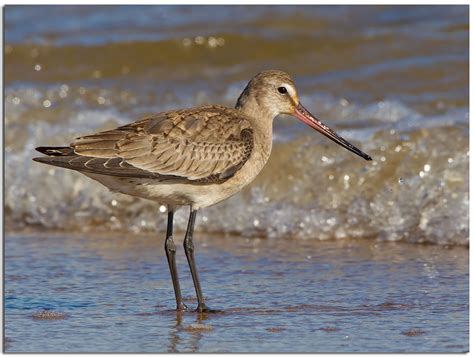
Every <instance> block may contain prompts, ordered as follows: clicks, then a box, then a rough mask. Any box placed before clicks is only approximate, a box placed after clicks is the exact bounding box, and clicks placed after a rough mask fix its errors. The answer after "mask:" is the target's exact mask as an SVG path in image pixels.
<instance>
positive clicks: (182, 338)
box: [5, 232, 469, 352]
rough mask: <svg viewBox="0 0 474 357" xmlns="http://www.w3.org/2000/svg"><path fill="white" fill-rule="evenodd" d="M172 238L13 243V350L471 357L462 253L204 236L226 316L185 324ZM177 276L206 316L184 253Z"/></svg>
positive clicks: (201, 262) (205, 276)
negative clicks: (168, 253) (171, 268)
mask: <svg viewBox="0 0 474 357" xmlns="http://www.w3.org/2000/svg"><path fill="white" fill-rule="evenodd" d="M162 233H163V232H160V234H159V236H160V238H157V237H156V236H152V235H85V234H76V235H70V234H68V235H66V234H64V233H56V234H54V233H41V234H39V233H34V234H22V235H19V234H17V235H7V237H6V247H5V248H6V249H5V254H6V255H5V258H6V260H5V262H6V263H5V309H6V315H5V333H6V351H7V352H46V351H48V352H53V351H54V352H145V351H146V352H284V351H289V352H377V351H378V352H406V351H411V352H433V351H434V352H466V351H468V349H469V346H468V337H469V323H468V308H469V306H468V304H469V295H468V280H469V279H468V273H467V271H468V269H467V266H468V249H466V248H464V247H442V246H437V245H414V244H407V243H387V242H381V243H375V242H374V241H371V240H340V241H328V242H321V241H318V240H306V241H302V240H289V239H281V240H273V239H242V238H240V237H227V238H226V237H205V236H198V237H196V243H197V244H196V254H197V262H198V266H199V267H200V272H201V279H202V284H203V289H204V294H205V296H206V297H207V303H208V305H209V306H210V307H211V308H214V309H221V310H222V312H221V313H217V314H196V313H193V312H187V313H184V314H177V313H176V312H174V311H173V310H172V309H173V308H174V295H173V290H172V285H171V281H170V278H169V272H168V267H167V264H166V257H165V255H164V252H163V238H162V237H161V236H162V235H163V234H162ZM178 240H179V239H178ZM178 269H179V272H180V277H181V284H182V289H183V294H184V296H185V297H186V304H187V305H188V306H189V307H194V306H195V304H196V303H195V301H194V299H193V296H194V295H193V294H194V290H193V287H192V281H191V278H190V274H189V270H188V268H187V265H186V260H185V257H184V252H183V250H182V249H181V247H180V246H179V247H178ZM45 310H46V311H47V312H45Z"/></svg>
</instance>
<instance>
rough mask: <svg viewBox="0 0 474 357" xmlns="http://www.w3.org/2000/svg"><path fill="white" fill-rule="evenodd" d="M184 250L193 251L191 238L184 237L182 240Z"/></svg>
mask: <svg viewBox="0 0 474 357" xmlns="http://www.w3.org/2000/svg"><path fill="white" fill-rule="evenodd" d="M183 246H184V250H185V251H188V252H193V251H194V243H193V241H192V239H188V238H186V239H185V240H184V242H183Z"/></svg>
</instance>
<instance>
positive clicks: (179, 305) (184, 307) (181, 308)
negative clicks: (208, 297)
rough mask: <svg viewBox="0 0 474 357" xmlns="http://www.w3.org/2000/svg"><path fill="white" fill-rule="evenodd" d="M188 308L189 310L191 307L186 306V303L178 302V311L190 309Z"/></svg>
mask: <svg viewBox="0 0 474 357" xmlns="http://www.w3.org/2000/svg"><path fill="white" fill-rule="evenodd" d="M188 310H189V308H188V307H187V306H186V304H183V303H180V304H178V306H176V311H179V312H184V311H188Z"/></svg>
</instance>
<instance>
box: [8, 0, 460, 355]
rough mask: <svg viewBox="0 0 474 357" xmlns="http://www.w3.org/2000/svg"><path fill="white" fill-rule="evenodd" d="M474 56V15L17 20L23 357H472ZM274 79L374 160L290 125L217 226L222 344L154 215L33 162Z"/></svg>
mask: <svg viewBox="0 0 474 357" xmlns="http://www.w3.org/2000/svg"><path fill="white" fill-rule="evenodd" d="M468 44H469V17H468V7H467V6H68V7H60V6H7V7H5V49H4V50H5V53H4V61H5V97H4V105H5V114H4V116H5V117H4V123H5V192H4V212H5V224H6V230H7V235H6V238H5V240H6V251H5V258H6V265H5V269H6V280H5V284H6V290H5V304H6V349H7V351H68V352H74V351H137V352H139V351H160V352H164V351H169V350H172V349H173V348H174V349H175V350H176V351H178V350H179V351H191V350H193V351H200V352H206V351H218V350H219V351H264V350H269V351H291V350H292V349H291V348H290V347H291V346H292V343H293V342H294V341H295V338H296V340H297V341H299V346H300V348H299V349H293V350H298V351H300V350H301V351H354V352H355V351H392V352H393V351H451V352H459V351H466V350H467V349H468V317H467V316H468V275H467V272H468V249H469V196H468V191H469V184H468V172H469V139H468V134H469V115H468V114H469V100H468V93H469V81H468V74H469V67H468V64H469V51H468ZM265 69H281V70H284V71H286V72H288V73H289V74H290V75H291V76H292V77H293V78H294V80H295V82H296V86H297V88H298V93H299V97H300V99H301V102H302V103H303V104H304V106H305V107H307V108H308V109H309V110H310V111H311V112H312V113H313V114H315V115H316V116H317V117H318V118H319V119H321V120H322V121H323V122H325V123H326V124H328V125H329V126H330V127H332V128H334V129H335V130H336V131H337V132H338V133H339V134H341V135H342V136H343V137H345V138H347V139H348V140H349V141H351V142H353V143H354V144H355V145H356V146H358V147H360V148H361V149H362V150H363V151H365V152H367V153H368V154H370V155H371V156H372V158H373V161H371V162H366V161H364V160H362V159H360V158H358V157H356V156H354V155H353V154H352V153H350V152H348V151H346V150H345V149H343V148H341V147H340V146H338V145H336V144H334V143H333V142H331V141H329V140H328V139H326V138H324V137H322V136H321V135H319V134H318V133H316V132H314V131H312V130H311V129H309V128H307V127H306V126H305V125H304V124H302V123H301V122H299V121H298V120H295V118H292V117H289V116H281V117H278V118H276V119H275V121H274V147H273V152H272V156H271V157H270V160H269V162H268V164H267V165H266V167H265V168H264V170H263V171H262V173H261V174H260V175H259V176H258V177H257V179H256V180H255V181H254V182H253V183H252V184H251V185H249V186H248V187H247V188H245V189H244V190H243V191H242V192H241V193H239V194H237V195H235V196H234V197H232V198H230V199H229V200H227V201H224V202H222V203H220V204H218V205H216V206H214V207H209V208H207V209H205V210H203V211H202V212H200V213H199V215H198V219H197V224H196V237H197V238H196V239H197V240H198V241H199V242H201V243H200V244H202V245H203V246H200V247H199V250H198V251H197V253H196V254H197V255H198V262H199V263H200V266H201V267H202V269H204V270H203V275H204V277H205V278H207V279H206V281H207V283H206V282H205V281H204V282H203V285H204V290H205V294H206V296H208V298H210V302H212V303H213V305H218V306H216V307H220V308H222V309H223V311H224V313H223V314H222V315H216V316H212V317H208V318H210V319H211V320H209V321H208V322H210V324H211V327H212V330H209V329H208V328H207V327H203V326H200V324H205V323H206V322H205V321H200V320H199V319H201V318H203V317H202V316H198V315H195V314H191V313H189V314H185V315H184V316H177V315H176V314H174V313H172V312H170V309H172V307H173V302H172V297H173V295H172V292H171V290H170V289H171V285H170V282H169V277H168V275H167V274H168V272H167V267H166V263H165V261H164V260H163V254H162V248H161V246H162V244H161V243H162V241H161V239H162V235H163V234H164V225H165V221H166V214H163V213H161V212H160V210H159V206H158V205H157V204H156V203H154V202H151V201H146V200H141V199H138V198H134V197H128V196H124V195H120V194H116V193H111V192H108V191H107V189H106V188H104V187H103V186H101V185H100V184H99V183H97V182H94V181H92V180H90V179H88V178H87V177H85V176H83V175H81V174H79V173H77V172H72V171H68V170H63V169H59V168H53V167H50V166H45V165H41V164H38V163H35V162H33V161H32V160H31V159H32V158H33V157H35V156H37V155H38V153H36V152H35V151H34V148H35V147H36V146H40V145H51V146H55V145H67V144H68V143H70V142H72V140H73V139H74V138H75V137H77V136H80V135H84V134H89V133H92V132H94V131H97V130H105V129H111V128H114V127H116V126H118V125H122V124H126V123H128V122H131V121H133V120H136V119H139V118H141V117H143V116H145V115H148V114H151V113H156V112H161V111H165V110H171V109H177V108H183V107H192V106H197V105H203V104H212V103H216V104H224V105H228V106H234V105H235V102H236V99H237V97H238V96H239V94H240V92H241V91H242V90H243V88H244V87H245V85H246V83H247V82H248V80H249V79H250V78H251V77H252V76H253V75H255V74H256V73H258V72H259V71H261V70H265ZM187 215H188V211H187V209H186V210H184V209H183V210H181V211H179V212H178V213H177V215H176V219H175V221H176V229H177V231H178V232H182V231H183V230H184V229H185V227H186V223H187ZM58 231H60V232H62V233H61V234H60V235H59V236H58V234H57V233H54V234H53V233H51V232H58ZM103 234H106V235H105V237H106V238H103V237H104V236H103ZM157 236H158V237H159V238H158V237H157ZM99 237H102V238H99ZM132 237H136V239H137V240H133V239H132ZM143 237H153V238H150V240H144V239H145V238H143ZM210 237H213V238H210ZM98 242H101V243H98ZM206 242H207V243H206ZM219 242H226V243H225V244H226V247H225V248H223V247H221V246H219V245H220V244H224V243H219ZM258 242H260V243H258ZM421 243H426V244H421ZM97 244H104V245H105V246H106V247H107V249H105V248H104V249H102V248H100V247H99V246H97ZM136 244H138V247H135V245H136ZM255 244H257V245H258V244H261V247H260V248H259V249H257V248H255V246H254V245H255ZM155 245H156V249H155ZM216 245H217V248H215V246H216ZM241 245H243V246H244V247H245V249H244V252H241V251H240V250H239V249H240V248H239V247H241ZM210 246H212V247H210ZM152 247H153V250H152V251H149V250H150V249H151V248H152ZM232 247H234V248H232ZM347 247H352V248H350V249H349V248H347ZM374 247H377V248H374ZM242 249H243V248H242ZM272 249H276V251H277V253H275V254H277V255H276V256H275V257H269V256H268V254H271V252H272ZM347 249H349V250H347ZM374 249H375V250H376V251H377V252H378V253H377V254H376V255H374V254H372V253H373V252H374ZM106 250H111V252H112V253H106ZM319 250H321V252H319ZM129 251H130V252H134V253H133V254H135V255H133V257H130V256H129V254H132V253H130V252H129ZM308 252H309V253H308ZM368 252H372V253H370V254H369V253H368ZM182 253H183V252H182V251H181V252H178V254H182ZM352 253H354V254H355V256H352V255H351V254H352ZM445 253H446V254H445ZM155 254H156V256H155ZM201 254H202V255H201ZM295 255H296V256H297V258H295ZM325 255H327V259H326V257H325ZM308 256H310V257H312V258H307V257H308ZM53 257H56V258H54V259H53ZM249 257H252V258H249ZM400 257H402V258H400ZM142 258H143V261H142V260H141V259H142ZM130 259H131V260H130ZM180 259H183V257H181V258H180ZM249 259H250V260H249ZM229 260H232V264H231V265H230V266H227V262H228V261H229ZM324 261H325V262H326V263H324ZM183 262H184V261H183V260H182V261H181V264H183ZM302 262H305V264H310V265H304V264H303V265H300V264H301V263H302ZM206 263H207V264H206ZM209 263H210V264H209ZM116 264H118V265H117V266H118V267H117V266H116ZM155 264H156V265H155ZM423 264H427V265H426V266H425V265H423ZM405 265H406V266H405ZM206 266H207V268H206ZM242 266H243V267H242ZM114 267H115V268H114ZM120 267H121V268H120ZM245 267H247V268H248V269H250V270H252V271H253V273H252V274H251V275H247V273H246V272H245V271H246V269H247V268H245ZM101 269H104V270H101ZM114 269H117V270H114ZM183 269H184V268H183ZM206 269H207V270H206ZM267 269H268V270H267ZM321 269H322V271H323V272H325V273H323V275H320V273H321ZM334 269H335V270H334ZM341 269H342V272H341ZM293 270H294V273H292V272H293ZM333 270H334V271H333ZM352 271H353V272H354V274H356V275H357V278H358V279H359V280H358V279H355V280H353V279H351V278H350V277H351V275H350V274H352V273H350V272H352ZM101 272H102V273H101ZM157 272H159V274H157ZM346 273H347V274H349V275H348V276H346V275H345V274H346ZM375 273H376V274H375ZM101 274H105V275H101ZM107 274H112V275H113V276H112V277H111V280H110V283H111V284H112V286H109V288H110V289H109V290H108V289H107V286H108V285H107V282H108V281H109V280H108V278H107ZM325 274H326V275H325ZM374 274H375V275H376V276H374ZM390 274H392V275H390ZM130 275H132V276H130ZM386 275H390V276H391V278H390V282H391V284H392V285H391V286H390V288H387V286H386V285H385V283H386V281H385V280H384V276H386ZM185 276H186V274H185ZM187 278H189V277H187ZM280 278H281V280H282V282H281V284H282V286H281V287H277V286H275V285H272V284H271V282H272V281H277V280H278V279H280ZM75 279H77V281H76V280H75ZM312 279H314V280H312ZM37 281H41V282H42V284H41V286H38V284H37ZM447 281H450V282H452V284H451V283H450V284H447V283H446V282H447ZM296 282H299V283H296ZM185 284H188V285H185V286H187V287H188V288H190V286H191V285H189V284H190V282H189V280H188V282H187V283H186V282H185ZM228 284H231V285H228ZM298 284H299V285H298ZM311 284H315V285H314V286H319V285H321V289H316V288H315V287H314V286H312V287H311V289H309V290H305V287H306V286H308V285H311ZM285 286H286V288H285ZM206 287H207V289H206ZM122 288H123V289H124V290H123V291H122ZM239 289H241V290H239ZM259 289H261V290H259ZM191 291H192V288H190V289H189V292H191ZM245 292H248V294H245ZM389 292H390V293H389ZM122 293H123V295H121V294H122ZM392 293H393V294H392ZM71 294H72V295H71ZM280 294H281V295H282V298H281V299H278V298H277V297H278V296H280ZM247 295H248V296H247ZM190 296H192V295H190ZM334 296H336V298H333V297H334ZM122 298H123V302H121V301H120V299H122ZM160 299H165V300H163V301H161V300H160ZM213 299H214V300H213ZM157 301H158V305H157ZM107 304H112V305H107ZM44 311H50V312H51V315H48V313H44ZM341 311H343V312H341ZM344 311H345V312H347V315H346V314H345V312H344ZM63 313H64V314H65V315H64V316H63V315H61V314H63ZM293 313H294V316H293ZM55 314H58V315H55ZM262 316H264V317H267V318H268V320H265V321H266V324H267V325H268V326H267V325H262V326H261V329H259V330H258V329H257V330H258V331H254V330H252V328H253V327H254V326H258V321H261V320H259V319H261V318H262ZM295 316H297V317H295ZM63 317H64V318H63ZM346 319H347V321H346ZM195 320H196V321H195ZM137 321H142V322H143V324H138V323H137ZM239 321H240V322H239ZM285 321H288V322H285ZM345 321H346V322H345ZM389 322H393V324H394V325H393V326H392V325H390V326H389V324H388V323H389ZM361 323H363V324H364V326H366V327H367V328H366V330H363V329H362V330H360V329H358V326H359V325H360V324H361ZM387 324H388V325H387ZM192 325H197V327H196V326H195V327H196V329H194V330H193V327H192ZM44 326H48V328H46V329H45V327H44ZM78 326H86V327H84V329H83V330H81V329H78ZM104 326H112V327H111V330H108V331H107V336H108V337H107V338H106V337H104V335H103V334H101V331H102V329H103V328H104ZM113 326H115V329H114V327H113ZM124 326H128V327H127V328H126V327H124ZM153 326H155V327H156V326H159V328H158V327H156V328H158V330H156V329H153V328H152V327H153ZM190 326H191V327H190ZM297 326H309V327H308V330H305V331H299V330H297ZM134 328H135V329H134ZM388 329H390V330H388ZM144 330H146V331H148V332H150V333H149V334H148V333H147V334H145V335H144V336H142V337H141V338H138V336H139V335H140V334H142V333H143V331H144ZM381 330H382V331H385V332H386V336H389V337H387V338H386V340H384V341H380V340H376V339H373V336H374V334H375V332H377V331H381ZM73 331H74V333H73ZM236 331H240V332H239V333H241V334H240V335H239V334H237V332H236ZM157 335H159V336H161V337H163V336H165V335H166V336H170V337H169V339H163V338H161V337H160V338H161V339H158V340H157ZM124 336H134V338H133V341H131V338H124ZM235 336H237V337H238V338H239V339H241V340H246V341H249V342H248V344H247V345H245V344H242V343H240V344H239V342H238V341H233V340H232V338H233V337H235ZM295 336H298V337H295ZM315 336H316V337H315ZM347 336H348V337H347ZM371 336H372V337H371ZM346 337H347V339H346ZM86 341H89V342H90V344H89V345H87V343H86ZM157 341H159V343H158V342H157ZM173 341H174V342H173ZM219 341H221V342H222V341H224V342H222V344H219V343H218V342H219ZM251 341H253V342H251ZM262 341H265V343H263V342H262ZM292 341H293V342H292ZM170 346H171V347H170ZM172 346H174V347H172Z"/></svg>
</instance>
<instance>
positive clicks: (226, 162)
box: [71, 106, 253, 180]
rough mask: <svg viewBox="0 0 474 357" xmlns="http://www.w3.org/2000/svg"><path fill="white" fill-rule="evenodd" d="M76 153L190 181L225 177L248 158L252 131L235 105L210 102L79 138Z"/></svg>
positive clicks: (76, 143) (75, 146) (76, 142)
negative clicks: (122, 162)
mask: <svg viewBox="0 0 474 357" xmlns="http://www.w3.org/2000/svg"><path fill="white" fill-rule="evenodd" d="M71 147H72V148H73V149H74V151H75V153H76V154H78V155H82V156H88V157H94V158H121V159H123V160H124V162H125V163H127V164H129V165H132V166H133V167H136V168H138V169H141V170H144V171H146V172H149V173H153V174H158V175H172V176H178V177H183V178H186V179H188V180H206V179H209V180H211V179H212V180H215V179H221V180H222V179H226V178H228V177H230V176H232V175H233V174H234V173H235V172H236V171H237V170H238V169H239V168H240V167H242V165H243V164H244V163H245V162H246V161H247V160H248V158H249V157H250V154H251V152H252V150H253V131H252V129H251V126H250V122H249V121H248V119H247V117H246V116H245V115H244V114H243V113H241V112H240V111H237V110H235V109H229V108H226V107H222V106H205V107H199V108H194V109H184V110H179V111H170V112H163V113H159V114H157V115H155V116H151V117H147V118H144V119H142V120H139V121H137V122H134V123H131V124H128V125H125V126H122V127H119V128H117V129H115V130H109V131H104V132H100V133H97V134H93V135H88V136H83V137H80V138H77V139H76V140H75V141H74V143H72V144H71Z"/></svg>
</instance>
